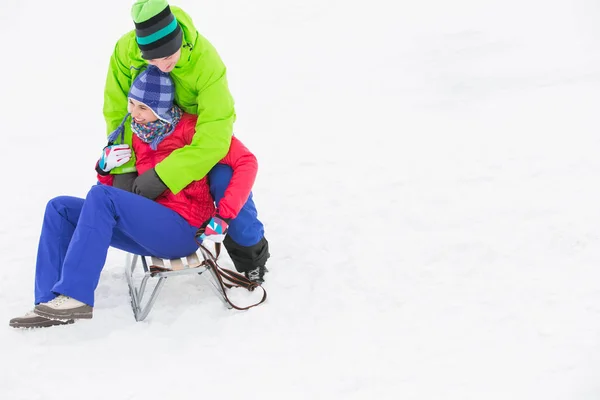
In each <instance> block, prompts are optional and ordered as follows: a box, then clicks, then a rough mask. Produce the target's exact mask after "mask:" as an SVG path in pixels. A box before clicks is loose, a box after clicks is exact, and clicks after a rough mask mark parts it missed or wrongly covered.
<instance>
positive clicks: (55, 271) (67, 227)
mask: <svg viewBox="0 0 600 400" xmlns="http://www.w3.org/2000/svg"><path fill="white" fill-rule="evenodd" d="M81 207H83V199H78V198H75V197H67V196H60V197H56V198H54V199H52V200H50V201H49V202H48V204H47V205H46V212H45V213H44V222H43V223H42V233H41V235H40V242H39V245H38V253H37V261H36V271H35V292H34V293H35V304H39V303H44V302H47V301H50V300H52V299H53V298H54V297H56V295H55V294H54V293H53V292H52V288H53V287H54V285H55V284H56V282H58V281H59V280H60V278H61V275H62V265H63V261H64V259H65V255H66V254H67V249H68V248H69V243H71V238H72V237H73V233H74V232H75V228H76V227H77V221H78V220H79V214H81Z"/></svg>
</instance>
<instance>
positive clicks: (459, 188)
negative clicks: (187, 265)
mask: <svg viewBox="0 0 600 400" xmlns="http://www.w3.org/2000/svg"><path fill="white" fill-rule="evenodd" d="M173 4H176V5H180V6H182V7H184V8H185V9H186V10H187V11H188V12H189V13H190V14H191V15H192V16H193V17H194V20H195V22H196V24H197V26H198V28H199V30H200V31H201V32H202V33H203V34H204V35H205V36H207V37H208V38H209V39H210V40H211V41H212V42H213V44H215V46H216V47H217V48H218V50H219V52H220V53H221V55H222V57H223V59H224V61H225V62H226V64H227V65H228V68H229V79H230V86H231V90H232V92H233V94H234V96H235V99H236V102H237V111H238V122H237V123H236V134H237V135H238V136H239V137H240V138H241V139H242V140H243V141H244V143H246V144H247V145H248V146H249V147H250V149H252V150H253V151H254V152H255V153H256V154H257V156H258V158H259V163H260V172H259V179H258V181H257V184H256V188H255V196H256V201H257V204H258V206H259V210H260V213H261V217H262V219H263V221H264V222H265V225H266V228H267V232H268V236H267V237H268V239H269V240H270V243H271V246H272V248H271V250H272V251H271V253H272V258H271V260H270V262H269V267H270V269H271V272H270V273H269V274H268V275H267V278H268V282H267V284H266V285H265V286H266V288H267V290H268V293H269V299H268V302H267V303H266V304H265V305H262V306H260V307H259V308H256V309H253V310H251V311H248V312H236V311H227V310H225V309H224V308H223V306H222V304H221V303H220V302H219V300H218V299H217V298H216V297H214V296H213V295H212V293H211V292H210V290H209V288H208V286H207V284H206V282H205V281H204V280H202V279H191V278H190V279H188V278H182V279H179V280H175V279H173V280H172V281H169V282H167V285H166V287H165V290H164V291H163V293H162V294H161V298H160V299H159V302H158V303H157V305H156V307H155V309H154V310H153V312H152V313H151V314H150V317H149V318H148V320H147V321H145V322H143V323H136V322H135V321H134V319H133V316H132V313H131V309H130V306H129V298H128V293H127V290H126V283H125V280H124V277H123V273H122V263H123V259H124V255H123V253H121V252H118V251H111V253H110V255H109V260H108V262H107V266H106V268H105V270H104V272H103V275H102V279H101V282H100V286H99V288H98V291H97V304H96V308H95V313H94V319H93V320H91V321H82V322H79V323H77V324H75V325H71V326H68V327H60V328H53V329H46V330H37V331H17V330H13V329H10V328H9V327H8V320H9V319H10V318H12V317H14V316H17V315H19V314H21V313H23V312H25V311H26V310H28V309H29V308H30V307H31V302H32V291H33V283H32V282H33V270H34V261H35V251H36V246H37V239H38V235H39V229H40V223H41V217H42V213H43V210H44V206H45V203H46V201H47V200H48V199H50V198H51V197H53V196H56V195H60V194H71V195H78V196H84V195H85V193H86V192H87V190H88V189H89V187H90V186H91V184H93V181H94V171H93V169H92V167H93V164H94V162H95V160H96V159H97V157H98V155H99V151H100V149H101V148H102V145H103V142H104V136H103V130H104V124H103V120H102V115H101V107H102V89H103V85H104V76H105V73H106V67H107V62H108V57H109V55H110V52H111V50H112V46H113V45H114V42H115V41H116V40H117V38H118V37H119V35H120V34H122V33H124V32H125V31H127V30H128V29H130V28H131V27H132V23H131V21H130V19H129V5H130V2H124V1H117V0H107V1H103V2H96V3H85V4H84V3H82V2H77V1H74V0H60V1H58V2H45V1H41V0H34V1H29V2H22V1H19V0H2V2H1V3H0V33H1V34H2V37H3V38H4V40H3V41H2V49H3V50H2V52H3V54H4V57H3V59H2V60H1V61H0V73H1V75H2V77H3V84H2V90H1V93H0V94H1V96H0V97H1V100H0V117H1V118H2V121H3V127H2V139H3V143H4V146H3V149H2V152H1V153H0V171H2V177H3V179H2V187H3V192H2V193H3V202H2V204H3V207H2V209H1V210H0V222H1V224H0V251H1V254H2V260H3V262H2V263H3V265H4V267H5V268H4V276H3V279H2V280H1V281H0V323H3V324H6V325H4V326H5V328H0V343H1V344H0V398H1V399H7V400H17V399H26V400H33V399H81V398H85V399H90V400H91V399H102V400H105V399H116V400H120V399H128V400H129V399H201V398H216V397H217V396H218V397H220V398H225V399H241V398H250V399H254V398H256V399H258V398H261V399H271V398H273V399H344V400H348V399H400V398H401V399H417V400H421V399H423V400H425V399H426V400H437V399H440V400H442V399H443V400H451V399H452V400H454V399H456V400H470V399H474V400H475V399H477V400H479V399H486V400H495V399H502V400H506V399H517V400H521V399H536V400H537V399H545V400H555V399H556V400H559V399H560V400H567V399H568V400H595V399H599V398H600V383H599V382H598V378H597V377H598V374H599V373H600V279H599V278H600V272H599V271H598V265H600V227H599V225H598V221H599V220H600V207H599V203H600V190H599V189H598V184H597V182H598V176H599V174H600V157H598V154H599V153H600V152H599V150H600V136H599V135H598V126H599V120H598V117H597V115H598V107H599V105H600V52H599V51H598V46H599V45H600V28H599V26H600V25H598V23H597V21H598V18H600V5H599V3H598V2H597V1H595V0H560V1H559V0H546V1H541V0H502V1H500V0H485V1H481V0H480V1H475V0H471V1H470V0H456V1H451V2H448V1H443V0H423V1H418V2H416V1H389V0H371V1H364V0H363V1H357V0H350V1H347V0H346V1H342V0H329V1H322V0H320V1H318V0H290V1H285V2H282V1H275V0H256V1H252V2H249V1H242V0H230V1H227V2H223V1H219V2H217V1H213V2H197V1H192V0H182V1H180V2H179V3H173ZM85 10H87V11H85ZM225 266H230V264H229V263H228V262H226V263H225ZM236 295H237V297H236V298H240V299H241V300H244V294H243V293H236Z"/></svg>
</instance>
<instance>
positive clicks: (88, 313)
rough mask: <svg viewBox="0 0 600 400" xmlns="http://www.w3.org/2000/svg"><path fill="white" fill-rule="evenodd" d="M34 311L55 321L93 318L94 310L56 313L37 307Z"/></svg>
mask: <svg viewBox="0 0 600 400" xmlns="http://www.w3.org/2000/svg"><path fill="white" fill-rule="evenodd" d="M33 312H34V313H35V314H36V315H39V316H40V317H44V318H48V319H51V320H53V321H67V320H70V319H92V316H93V312H92V311H86V312H72V313H69V314H54V313H51V312H47V311H45V310H39V309H38V308H37V307H36V308H35V309H34V310H33Z"/></svg>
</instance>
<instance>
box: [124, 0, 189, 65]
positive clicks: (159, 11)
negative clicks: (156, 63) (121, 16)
mask: <svg viewBox="0 0 600 400" xmlns="http://www.w3.org/2000/svg"><path fill="white" fill-rule="evenodd" d="M131 17H132V18H133V22H134V23H135V38H136V41H137V44H138V46H139V48H140V50H141V51H142V57H143V58H144V59H146V60H152V59H156V58H163V57H168V56H170V55H172V54H175V53H176V52H177V50H179V49H180V48H181V43H182V40H183V38H182V32H181V27H180V26H179V24H178V23H177V19H175V16H174V15H173V13H172V12H171V8H170V7H169V3H167V1H166V0H137V1H136V2H135V3H134V4H133V6H131Z"/></svg>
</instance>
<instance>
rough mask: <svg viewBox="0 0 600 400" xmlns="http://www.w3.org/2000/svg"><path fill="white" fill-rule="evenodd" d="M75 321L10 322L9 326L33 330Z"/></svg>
mask: <svg viewBox="0 0 600 400" xmlns="http://www.w3.org/2000/svg"><path fill="white" fill-rule="evenodd" d="M74 322H75V320H72V319H68V320H64V321H60V320H53V319H49V320H47V321H44V322H13V321H11V322H10V323H9V325H10V326H11V327H12V328H23V329H33V328H49V327H51V326H60V325H70V324H72V323H74Z"/></svg>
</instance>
